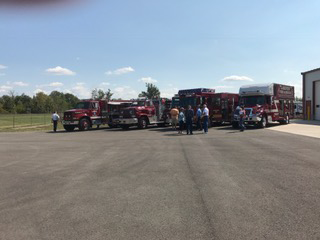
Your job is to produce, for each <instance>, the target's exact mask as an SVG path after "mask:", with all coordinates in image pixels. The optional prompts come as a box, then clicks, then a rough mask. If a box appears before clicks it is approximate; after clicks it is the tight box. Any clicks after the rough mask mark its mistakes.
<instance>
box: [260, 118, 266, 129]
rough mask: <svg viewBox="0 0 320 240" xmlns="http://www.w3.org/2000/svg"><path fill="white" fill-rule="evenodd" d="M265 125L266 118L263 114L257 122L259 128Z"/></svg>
mask: <svg viewBox="0 0 320 240" xmlns="http://www.w3.org/2000/svg"><path fill="white" fill-rule="evenodd" d="M266 126H267V118H266V117H265V116H264V117H262V119H261V121H260V122H259V128H265V127H266Z"/></svg>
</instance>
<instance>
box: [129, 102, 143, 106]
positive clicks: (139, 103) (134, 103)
mask: <svg viewBox="0 0 320 240" xmlns="http://www.w3.org/2000/svg"><path fill="white" fill-rule="evenodd" d="M144 105H145V102H144V101H138V102H133V103H132V105H131V106H134V107H143V106H144Z"/></svg>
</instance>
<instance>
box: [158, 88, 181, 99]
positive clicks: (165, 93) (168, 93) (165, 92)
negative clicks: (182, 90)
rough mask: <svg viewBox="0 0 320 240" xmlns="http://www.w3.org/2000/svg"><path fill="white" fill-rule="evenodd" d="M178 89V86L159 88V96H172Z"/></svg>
mask: <svg viewBox="0 0 320 240" xmlns="http://www.w3.org/2000/svg"><path fill="white" fill-rule="evenodd" d="M178 91H179V89H178V88H168V89H163V90H161V89H160V93H161V97H164V98H172V97H173V96H174V95H175V94H177V93H178Z"/></svg>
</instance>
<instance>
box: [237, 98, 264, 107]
mask: <svg viewBox="0 0 320 240" xmlns="http://www.w3.org/2000/svg"><path fill="white" fill-rule="evenodd" d="M265 101H266V100H265V96H247V97H242V98H241V100H240V102H241V104H244V105H245V106H253V105H257V104H259V105H263V104H265Z"/></svg>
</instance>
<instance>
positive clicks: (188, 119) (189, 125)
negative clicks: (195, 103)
mask: <svg viewBox="0 0 320 240" xmlns="http://www.w3.org/2000/svg"><path fill="white" fill-rule="evenodd" d="M193 117H194V111H193V109H192V108H191V106H190V105H189V106H188V110H187V112H186V124H187V134H189V133H190V135H192V134H193V133H192V127H193Z"/></svg>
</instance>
